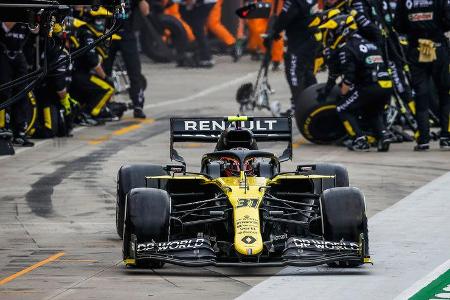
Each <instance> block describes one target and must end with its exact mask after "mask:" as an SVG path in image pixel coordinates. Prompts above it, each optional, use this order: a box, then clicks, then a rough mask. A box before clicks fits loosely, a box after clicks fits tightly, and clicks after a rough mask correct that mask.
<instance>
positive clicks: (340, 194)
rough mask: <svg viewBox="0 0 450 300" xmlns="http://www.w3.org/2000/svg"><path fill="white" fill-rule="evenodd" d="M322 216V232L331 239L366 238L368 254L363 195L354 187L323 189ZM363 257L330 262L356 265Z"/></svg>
mask: <svg viewBox="0 0 450 300" xmlns="http://www.w3.org/2000/svg"><path fill="white" fill-rule="evenodd" d="M320 205H321V210H322V220H323V234H324V238H325V240H328V241H335V242H338V241H341V240H342V239H343V240H344V241H349V242H359V241H360V240H361V236H362V237H363V239H364V249H365V253H364V255H365V256H368V255H369V235H368V229H367V217H366V205H365V201H364V195H363V194H362V193H361V191H360V190H359V189H357V188H354V187H337V188H332V189H328V190H326V191H324V192H323V194H322V197H321V198H320ZM361 264H363V263H362V262H361V260H352V261H338V262H333V263H329V264H328V266H330V267H349V268H352V267H357V266H360V265H361Z"/></svg>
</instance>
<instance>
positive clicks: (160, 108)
mask: <svg viewBox="0 0 450 300" xmlns="http://www.w3.org/2000/svg"><path fill="white" fill-rule="evenodd" d="M257 68H258V66H257V65H256V64H255V63H252V62H250V61H248V60H247V59H244V60H243V61H242V62H241V63H239V64H233V63H231V62H230V59H229V58H219V60H218V64H217V66H216V67H215V68H214V69H212V70H184V69H174V68H173V66H165V65H154V64H150V63H146V64H145V66H144V72H145V74H146V75H147V79H148V82H149V88H148V90H147V91H146V96H147V99H148V105H147V106H146V112H147V114H148V116H149V119H148V120H147V121H145V122H139V121H137V120H134V119H132V118H130V117H128V116H127V117H125V118H124V119H123V120H122V121H120V122H116V123H109V124H107V125H106V126H103V127H95V128H88V129H83V130H80V131H77V132H76V133H75V136H74V137H73V138H67V139H55V140H50V141H45V142H43V143H40V144H39V145H38V146H37V147H35V149H30V150H25V151H21V152H20V153H18V154H17V155H16V156H14V157H9V158H6V159H0V280H4V279H5V278H10V281H8V282H6V283H4V284H0V298H1V299H104V298H109V299H124V298H129V299H148V298H151V297H153V298H163V297H164V298H165V299H179V298H183V299H198V298H201V297H204V298H216V299H230V298H234V297H237V296H239V295H241V294H242V293H244V292H245V291H247V290H249V289H250V288H251V287H252V286H255V285H256V284H258V283H260V282H262V281H263V280H265V279H266V278H268V277H270V276H272V275H274V274H276V273H278V272H279V271H280V269H279V268H267V269H244V270H243V269H233V268H220V269H219V268H196V269H190V268H182V267H177V266H170V265H168V266H166V267H165V268H164V269H162V270H133V269H126V268H125V267H124V265H123V264H121V261H120V258H121V241H120V240H119V238H118V237H117V234H116V233H115V225H114V218H115V210H114V209H115V184H116V182H115V180H116V172H117V170H118V168H119V167H120V166H121V165H122V164H125V163H139V162H149V163H167V162H169V152H168V147H169V134H168V129H169V117H170V116H222V115H230V114H235V113H236V112H237V105H236V103H235V102H234V95H235V91H236V89H237V87H238V86H239V85H240V84H241V83H242V82H246V81H249V80H250V81H253V78H254V73H255V71H256V70H257ZM322 78H323V76H322ZM271 83H272V86H273V87H274V88H275V89H276V91H277V92H276V94H275V95H274V97H273V99H275V100H277V99H281V101H282V103H283V105H284V108H286V107H287V105H288V99H289V92H288V89H287V86H286V84H285V83H284V74H283V73H282V72H279V73H271ZM255 115H264V113H261V112H257V113H255ZM295 131H296V129H295ZM296 132H297V131H296ZM412 146H413V145H412V144H411V143H409V144H398V145H393V146H392V149H391V151H390V152H389V153H375V152H373V153H352V152H348V151H347V150H346V149H343V148H341V147H337V146H317V145H312V144H309V143H307V142H306V141H304V140H303V139H302V138H301V137H300V135H298V134H297V133H296V136H295V144H294V160H293V162H292V163H287V164H286V165H284V170H288V169H289V168H294V167H295V165H296V164H297V163H308V162H318V161H329V162H338V163H342V164H344V165H346V166H347V167H348V169H349V173H350V181H351V185H354V186H357V187H359V188H361V189H362V190H363V192H364V193H365V195H366V202H367V209H368V214H369V216H372V215H374V214H376V213H378V212H380V211H383V210H385V209H386V208H388V207H390V206H391V205H392V204H394V203H396V202H397V201H399V200H400V199H402V198H404V197H405V196H407V195H408V194H410V193H411V192H413V191H414V190H416V189H418V188H419V187H421V186H423V185H425V184H426V183H428V182H430V181H431V180H433V179H435V178H437V177H438V176H440V175H442V174H444V173H446V172H447V171H448V170H449V169H450V162H449V161H450V160H449V159H448V158H449V154H448V153H444V152H441V151H438V150H432V151H430V152H429V153H414V152H412V150H411V149H412ZM434 146H435V145H434ZM210 149H211V145H199V144H197V143H192V144H187V145H185V146H184V147H183V149H181V152H182V153H184V155H185V157H186V158H187V161H188V165H189V166H192V167H194V168H195V167H196V166H197V165H198V163H199V161H200V157H201V155H202V153H203V152H205V151H208V150H210ZM277 149H278V148H273V150H277ZM55 254H58V255H61V256H60V257H59V258H57V259H55V260H54V261H49V262H48V263H45V264H43V265H42V266H40V267H38V268H35V269H33V270H31V271H30V272H28V273H23V274H21V273H19V275H14V274H17V272H20V271H22V270H24V269H26V268H28V267H30V266H35V264H36V263H39V262H42V261H44V260H45V259H47V258H49V257H51V256H53V255H55ZM373 268H376V265H375V266H374V267H373ZM369 272H370V270H369ZM11 275H13V277H11ZM331 276H339V274H333V275H331ZM317 280H322V279H320V278H317ZM355 288H356V287H355Z"/></svg>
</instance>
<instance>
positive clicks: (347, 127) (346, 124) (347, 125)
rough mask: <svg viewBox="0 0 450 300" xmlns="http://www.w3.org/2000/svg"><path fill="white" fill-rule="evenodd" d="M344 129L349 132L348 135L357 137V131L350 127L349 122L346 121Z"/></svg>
mask: <svg viewBox="0 0 450 300" xmlns="http://www.w3.org/2000/svg"><path fill="white" fill-rule="evenodd" d="M344 127H345V130H346V131H347V133H348V134H349V135H350V136H355V135H356V133H355V131H354V130H353V127H352V125H350V122H349V121H344Z"/></svg>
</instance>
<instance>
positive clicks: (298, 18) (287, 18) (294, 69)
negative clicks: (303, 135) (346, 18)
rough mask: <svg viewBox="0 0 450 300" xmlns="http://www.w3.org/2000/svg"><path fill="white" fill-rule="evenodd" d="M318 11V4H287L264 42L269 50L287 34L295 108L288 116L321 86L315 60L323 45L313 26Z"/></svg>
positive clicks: (306, 0)
mask: <svg viewBox="0 0 450 300" xmlns="http://www.w3.org/2000/svg"><path fill="white" fill-rule="evenodd" d="M316 10H317V1H316V0H286V1H284V3H283V8H282V10H281V13H280V14H279V15H278V17H277V18H276V21H275V23H274V25H273V27H272V28H271V29H270V31H269V32H268V34H267V37H266V38H265V39H264V43H265V45H266V47H267V46H268V45H269V44H270V43H271V41H272V40H274V39H279V38H280V33H281V32H282V31H285V36H286V39H287V51H286V52H285V53H284V64H285V72H286V79H287V81H288V84H289V88H290V90H291V105H292V107H291V108H290V109H289V110H288V111H287V112H286V114H287V115H291V114H292V113H293V112H294V111H295V101H296V100H297V98H298V96H299V95H300V93H301V92H302V91H303V90H304V89H306V88H307V87H309V86H311V85H313V84H316V83H317V80H316V77H315V76H314V59H315V57H316V53H317V51H318V49H319V43H318V41H317V40H316V38H315V37H314V33H315V29H313V28H311V27H310V26H309V25H310V22H311V21H312V19H313V16H314V14H315V13H316Z"/></svg>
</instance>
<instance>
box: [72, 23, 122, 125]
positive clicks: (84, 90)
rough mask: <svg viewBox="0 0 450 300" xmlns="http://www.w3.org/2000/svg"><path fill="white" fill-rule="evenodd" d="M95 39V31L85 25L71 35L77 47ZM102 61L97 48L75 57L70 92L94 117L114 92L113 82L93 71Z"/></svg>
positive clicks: (90, 42) (74, 46)
mask: <svg viewBox="0 0 450 300" xmlns="http://www.w3.org/2000/svg"><path fill="white" fill-rule="evenodd" d="M94 40H95V37H94V35H93V33H92V32H91V31H90V30H89V29H88V28H87V27H86V26H85V25H83V26H81V27H79V28H78V29H77V30H76V32H75V35H73V36H71V42H72V43H71V45H72V47H73V48H75V49H77V48H81V47H85V46H87V45H90V44H92V43H93V42H94ZM101 62H102V61H101V58H100V56H99V54H97V52H96V49H95V48H92V49H91V50H89V51H88V52H86V53H85V54H84V55H82V56H80V57H78V58H77V59H75V62H74V70H73V73H72V83H71V85H70V94H71V95H72V96H73V97H74V98H75V99H76V100H77V101H79V102H80V103H81V104H84V105H85V110H86V111H87V112H89V113H90V114H91V116H93V117H97V116H98V115H99V114H100V112H101V111H102V109H103V108H104V107H105V105H106V103H107V102H108V101H109V100H110V99H111V97H112V95H113V94H114V87H113V86H112V84H111V83H109V82H107V81H106V80H104V79H102V78H100V77H99V76H97V75H96V74H95V72H94V71H93V69H94V68H95V67H97V66H98V65H100V64H101Z"/></svg>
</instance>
